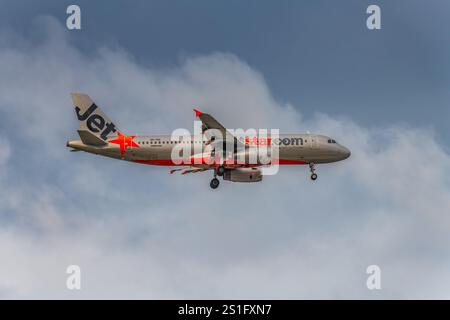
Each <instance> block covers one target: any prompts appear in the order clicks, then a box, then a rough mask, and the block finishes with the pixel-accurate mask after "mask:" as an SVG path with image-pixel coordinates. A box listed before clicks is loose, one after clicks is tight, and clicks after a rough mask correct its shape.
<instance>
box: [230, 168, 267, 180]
mask: <svg viewBox="0 0 450 320" xmlns="http://www.w3.org/2000/svg"><path fill="white" fill-rule="evenodd" d="M262 178H263V176H262V172H261V170H260V169H258V168H236V169H232V170H226V171H225V172H224V174H223V180H228V181H233V182H259V181H261V180H262Z"/></svg>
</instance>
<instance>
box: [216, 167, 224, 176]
mask: <svg viewBox="0 0 450 320" xmlns="http://www.w3.org/2000/svg"><path fill="white" fill-rule="evenodd" d="M224 173H225V168H224V167H223V166H220V167H218V168H217V175H218V176H219V177H221V176H223V174H224Z"/></svg>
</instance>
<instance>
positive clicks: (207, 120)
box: [194, 109, 245, 148]
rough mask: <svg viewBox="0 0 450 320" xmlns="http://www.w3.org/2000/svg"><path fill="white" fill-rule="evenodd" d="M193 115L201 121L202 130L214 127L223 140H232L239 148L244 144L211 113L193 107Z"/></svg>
mask: <svg viewBox="0 0 450 320" xmlns="http://www.w3.org/2000/svg"><path fill="white" fill-rule="evenodd" d="M194 112H195V116H196V117H197V118H199V119H200V120H201V121H202V124H203V126H202V130H203V131H205V130H209V129H215V130H219V131H220V133H221V134H222V138H223V140H227V141H233V140H234V143H235V144H236V145H239V147H240V148H244V147H245V145H244V144H243V143H242V142H241V141H240V140H239V139H237V138H236V137H235V136H234V135H232V134H231V133H230V132H229V131H228V130H227V129H226V128H225V127H224V126H223V125H222V124H221V123H220V122H219V121H217V120H216V119H215V118H214V117H213V116H212V115H210V114H207V113H204V112H201V111H199V110H198V109H194Z"/></svg>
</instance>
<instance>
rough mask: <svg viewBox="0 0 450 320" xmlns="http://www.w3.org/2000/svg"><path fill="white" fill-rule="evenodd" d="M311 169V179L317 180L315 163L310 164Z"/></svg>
mask: <svg viewBox="0 0 450 320" xmlns="http://www.w3.org/2000/svg"><path fill="white" fill-rule="evenodd" d="M309 171H311V180H312V181H315V180H316V179H317V173H316V168H315V167H314V163H312V162H311V163H310V164H309Z"/></svg>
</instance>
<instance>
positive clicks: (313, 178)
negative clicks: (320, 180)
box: [311, 173, 317, 181]
mask: <svg viewBox="0 0 450 320" xmlns="http://www.w3.org/2000/svg"><path fill="white" fill-rule="evenodd" d="M316 179H317V174H315V173H313V174H311V180H312V181H315V180H316Z"/></svg>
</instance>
